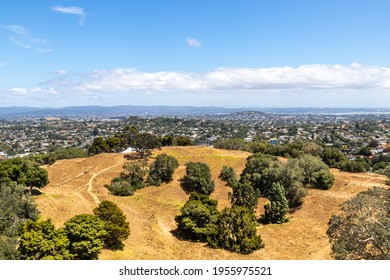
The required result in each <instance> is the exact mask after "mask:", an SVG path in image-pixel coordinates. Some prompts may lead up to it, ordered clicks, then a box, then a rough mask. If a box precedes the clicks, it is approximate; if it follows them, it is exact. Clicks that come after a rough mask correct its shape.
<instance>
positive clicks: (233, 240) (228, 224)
mask: <svg viewBox="0 0 390 280" xmlns="http://www.w3.org/2000/svg"><path fill="white" fill-rule="evenodd" d="M214 227H215V228H214V231H213V234H211V235H210V236H209V238H208V241H207V243H208V244H209V246H210V247H212V248H223V249H226V250H229V251H233V252H237V253H241V254H249V253H252V252H253V251H255V250H258V249H260V248H263V247H264V244H263V242H262V240H261V237H260V236H259V235H257V231H256V217H255V215H254V213H253V212H252V211H250V210H248V208H246V207H242V206H233V207H231V208H229V207H227V208H225V209H224V210H223V211H222V212H221V214H220V215H219V217H218V220H217V221H216V223H215V225H214Z"/></svg>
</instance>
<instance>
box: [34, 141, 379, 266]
mask: <svg viewBox="0 0 390 280" xmlns="http://www.w3.org/2000/svg"><path fill="white" fill-rule="evenodd" d="M163 152H165V153H167V154H170V155H172V156H175V157H176V158H177V159H178V160H179V163H180V167H179V169H178V170H177V171H176V172H175V174H174V180H173V182H171V183H169V184H163V185H162V186H160V187H148V188H144V189H142V190H138V191H137V192H136V193H135V195H134V196H132V197H116V196H112V195H110V194H109V193H108V191H107V189H105V188H104V187H103V186H104V184H106V183H109V182H110V180H111V179H112V178H113V177H115V176H117V175H119V173H120V172H121V170H122V165H123V163H124V162H125V161H126V160H125V159H124V158H123V155H120V154H100V155H96V156H93V157H90V158H86V159H72V160H61V161H57V162H56V163H55V164H53V165H51V166H48V167H45V168H46V169H47V170H48V172H49V180H50V183H49V185H48V186H46V187H45V188H43V189H41V191H42V195H40V196H37V197H36V201H37V204H38V208H39V210H40V211H41V213H42V216H43V218H44V219H46V218H51V219H52V221H53V222H54V224H55V225H56V226H61V225H62V224H63V223H64V222H65V221H66V220H68V219H69V218H70V217H72V216H74V215H76V214H81V213H92V209H93V208H94V207H96V205H97V203H98V202H99V201H102V200H105V199H108V200H112V201H114V202H115V203H116V204H118V206H119V207H120V208H121V209H122V210H123V211H124V213H125V214H126V216H127V219H128V221H129V222H130V229H131V234H130V237H129V238H128V240H126V242H125V245H126V246H125V249H124V250H123V251H116V252H112V251H108V250H105V251H103V252H102V254H101V255H100V258H101V259H330V258H331V256H330V245H329V242H328V239H327V236H326V230H327V222H328V220H329V218H330V217H331V215H332V213H336V212H337V211H338V205H339V204H340V203H342V202H343V201H345V200H347V199H349V198H351V197H353V196H354V195H356V194H357V193H359V192H361V191H364V190H366V189H368V188H370V187H373V186H383V183H382V182H383V180H384V177H382V176H379V175H375V174H352V173H346V172H340V171H339V170H336V169H333V170H332V173H333V174H334V175H335V178H336V180H335V184H334V186H333V187H332V188H331V189H330V190H327V191H321V190H309V193H308V195H307V197H306V198H305V200H304V204H303V206H302V207H301V208H300V209H299V210H297V211H295V212H294V213H291V214H290V217H291V221H290V222H288V223H286V224H282V225H266V226H264V225H262V226H259V227H258V233H259V234H261V237H262V239H263V241H264V243H265V248H264V249H261V250H258V251H256V252H254V253H252V254H250V255H240V254H236V253H230V252H227V251H225V250H214V249H209V248H207V247H206V246H205V244H204V243H195V242H189V241H183V240H179V239H177V238H176V237H175V236H174V235H173V234H172V231H173V230H175V228H176V223H175V221H174V217H175V216H176V215H177V214H178V213H179V210H180V208H181V206H182V205H183V204H184V203H185V202H186V201H187V199H188V195H187V194H186V193H185V192H184V191H183V190H182V189H181V187H180V184H179V181H178V180H179V178H181V177H182V176H183V175H184V173H185V167H184V164H185V163H186V162H188V161H202V162H205V163H207V164H208V165H209V166H210V168H211V171H212V174H213V178H214V180H215V183H216V190H215V191H214V193H213V194H212V195H211V196H212V198H214V199H217V200H218V201H219V205H218V206H219V208H220V209H222V208H223V207H225V206H227V205H228V204H229V200H228V192H229V190H230V189H229V188H228V187H226V186H225V185H224V183H223V182H222V181H220V180H219V179H218V174H219V171H220V170H221V168H222V166H223V165H230V166H232V167H234V168H235V170H236V172H237V173H240V172H241V170H242V169H243V168H244V166H245V160H246V157H247V156H249V155H250V154H249V153H246V152H241V151H227V150H217V149H212V148H206V147H169V148H164V149H162V150H160V151H157V152H156V153H155V154H154V155H156V154H157V153H163ZM264 203H265V199H261V200H260V203H259V207H258V214H260V213H261V212H262V210H263V204H264Z"/></svg>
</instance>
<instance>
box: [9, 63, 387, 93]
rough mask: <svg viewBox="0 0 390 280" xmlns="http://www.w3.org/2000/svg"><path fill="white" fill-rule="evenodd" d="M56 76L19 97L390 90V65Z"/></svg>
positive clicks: (121, 71)
mask: <svg viewBox="0 0 390 280" xmlns="http://www.w3.org/2000/svg"><path fill="white" fill-rule="evenodd" d="M56 74H57V75H56V76H55V77H54V78H53V79H52V80H50V81H45V82H42V83H40V85H41V86H40V87H35V88H23V87H15V88H13V89H10V90H8V92H9V93H13V94H18V95H39V94H41V95H46V96H52V95H60V94H63V95H68V94H108V93H112V94H115V93H118V94H119V93H121V94H127V93H143V94H146V95H149V94H150V93H153V95H157V94H158V93H159V92H160V93H171V92H172V93H180V94H185V93H186V92H187V93H190V95H191V94H202V93H218V92H219V93H222V94H224V93H240V92H247V93H250V94H253V95H254V96H255V95H256V94H258V93H261V92H265V93H270V92H280V93H283V92H285V93H286V94H287V93H292V92H294V93H295V94H299V93H301V92H306V93H310V96H313V95H314V94H315V93H316V92H329V91H330V92H334V93H336V92H337V93H338V92H340V91H342V92H348V93H352V94H353V93H354V92H360V93H362V92H368V91H372V90H374V91H376V92H378V91H383V92H388V91H389V90H390V68H386V67H378V66H362V65H359V64H351V65H321V64H312V65H302V66H299V67H291V66H285V67H271V68H218V69H215V70H213V71H210V72H206V73H185V72H174V71H161V72H140V71H137V70H135V69H132V68H117V69H112V70H95V71H93V72H92V73H90V74H89V75H88V74H87V75H85V74H84V75H76V74H72V75H68V74H69V73H68V72H67V71H65V70H58V71H57V72H56Z"/></svg>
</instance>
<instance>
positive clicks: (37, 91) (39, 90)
mask: <svg viewBox="0 0 390 280" xmlns="http://www.w3.org/2000/svg"><path fill="white" fill-rule="evenodd" d="M8 92H9V93H11V94H14V95H42V94H44V95H58V94H59V93H58V91H57V90H56V89H55V88H44V87H34V88H23V87H16V88H11V89H10V90H8Z"/></svg>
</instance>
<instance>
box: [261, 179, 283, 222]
mask: <svg viewBox="0 0 390 280" xmlns="http://www.w3.org/2000/svg"><path fill="white" fill-rule="evenodd" d="M268 198H269V200H270V203H268V204H266V205H264V210H265V213H264V219H263V220H264V223H266V224H281V223H285V222H287V221H288V218H287V217H286V215H287V213H288V210H289V208H288V202H287V199H286V196H285V191H284V188H283V186H282V185H280V184H279V183H273V184H272V187H271V189H270V190H269V195H268Z"/></svg>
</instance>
